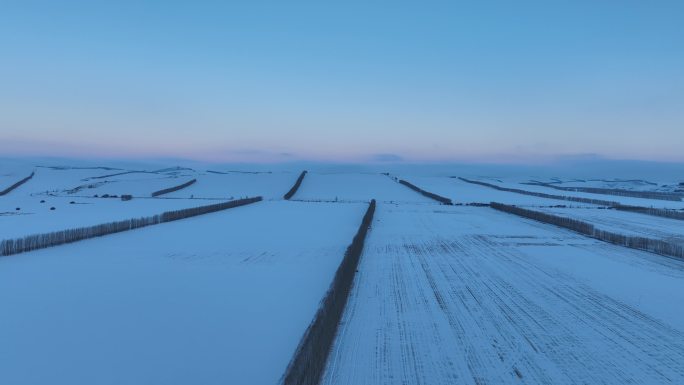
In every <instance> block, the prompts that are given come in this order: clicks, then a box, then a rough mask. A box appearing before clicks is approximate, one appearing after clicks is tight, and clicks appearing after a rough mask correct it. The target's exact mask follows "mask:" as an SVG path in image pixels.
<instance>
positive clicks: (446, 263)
mask: <svg viewBox="0 0 684 385" xmlns="http://www.w3.org/2000/svg"><path fill="white" fill-rule="evenodd" d="M168 163H169V162H165V161H147V162H142V161H130V162H120V161H64V160H50V159H23V160H0V188H4V187H6V186H9V185H11V184H13V183H15V182H16V181H18V180H20V179H22V178H24V177H26V176H28V175H29V174H30V173H31V172H33V171H35V172H36V174H35V177H34V178H33V179H31V180H30V181H28V182H27V183H26V184H24V185H22V186H21V187H19V188H17V189H16V190H14V191H12V192H11V193H10V194H8V195H6V196H3V197H0V239H6V238H15V237H20V236H24V235H28V234H33V233H41V232H47V231H54V230H61V229H67V228H73V227H78V226H87V225H94V224H100V223H104V222H110V221H115V220H122V219H128V218H132V217H140V216H148V215H154V214H159V213H161V212H163V211H168V210H175V209H181V208H187V207H194V206H200V205H205V204H211V203H217V202H220V201H225V200H227V199H232V198H241V197H246V196H257V195H260V196H263V197H264V198H265V201H263V202H259V203H256V204H253V205H248V206H243V207H238V208H234V209H230V210H226V211H222V212H217V213H212V214H207V215H202V216H198V217H193V218H189V219H184V220H180V221H176V222H171V223H164V224H160V225H156V226H150V227H146V228H142V229H137V230H133V231H128V232H124V233H118V234H113V235H108V236H104V237H100V238H95V239H90V240H85V241H81V242H76V243H73V244H69V245H63V246H58V247H53V248H48V249H43V250H37V251H33V252H28V253H23V254H20V255H15V256H9V257H2V258H0V313H1V316H0V384H3V385H4V384H5V383H7V384H12V385H43V384H55V385H62V384H69V385H80V384H88V385H90V384H98V385H99V384H104V385H106V384H117V385H118V384H194V383H197V384H218V383H221V384H225V383H228V384H277V383H278V382H279V380H280V378H281V376H282V375H283V374H284V372H285V369H286V367H287V365H288V363H289V362H290V359H291V358H292V356H293V354H294V352H295V349H296V347H297V345H298V343H299V341H300V338H301V337H302V334H303V333H304V331H305V330H306V328H307V326H308V325H309V323H310V322H311V321H312V319H313V316H314V314H315V313H316V310H317V308H318V306H319V302H320V300H321V299H322V298H323V296H324V294H325V292H326V290H327V288H328V287H329V285H330V283H331V280H332V277H333V275H334V272H335V270H336V269H337V267H338V265H339V263H340V261H341V259H342V256H343V254H344V251H345V248H346V247H347V245H348V244H349V243H350V242H351V240H352V237H353V235H354V234H355V232H356V230H357V227H358V224H359V222H360V220H361V217H362V216H363V213H364V212H365V210H366V207H367V204H366V202H368V201H369V200H370V199H376V200H377V201H378V210H377V213H376V217H375V220H374V223H373V226H372V228H371V231H370V233H369V238H368V240H367V243H366V247H365V249H364V253H363V255H362V257H361V264H360V266H359V271H358V273H357V276H356V278H355V282H354V287H353V289H352V293H351V297H350V300H349V303H348V305H347V308H346V310H345V313H344V318H343V320H342V323H341V326H340V327H341V329H340V333H339V335H338V336H337V339H336V341H335V345H334V347H333V350H332V354H331V356H330V360H329V362H328V368H327V370H326V373H325V376H324V382H325V383H326V384H354V385H356V384H400V383H410V384H413V383H423V384H453V383H490V384H506V383H607V384H622V383H648V384H651V383H654V384H655V383H684V312H683V311H682V310H681V306H679V304H680V303H684V261H679V260H675V259H671V258H666V257H662V256H659V255H655V254H650V253H646V252H641V251H636V250H632V249H628V248H624V247H619V246H615V245H611V244H608V243H604V242H600V241H598V240H595V239H592V238H588V237H584V236H582V235H579V234H576V233H573V232H570V231H566V230H564V229H560V228H557V227H554V226H551V225H548V224H543V223H539V222H535V221H531V220H527V219H523V218H520V217H517V216H514V215H509V214H506V213H502V212H498V211H496V210H493V209H490V208H488V207H467V206H444V205H439V204H438V203H436V202H434V201H433V200H430V199H428V198H426V197H424V196H422V195H420V194H419V193H417V192H415V191H412V190H411V189H409V188H407V187H405V186H403V185H401V184H399V183H398V182H397V181H396V179H397V178H400V179H405V180H407V181H409V182H411V183H413V184H415V185H417V186H418V187H420V188H423V189H425V190H427V191H430V192H433V193H436V194H439V195H442V196H445V197H448V198H451V199H452V200H453V201H454V203H457V204H459V203H460V204H468V203H489V202H491V201H497V202H502V203H507V204H515V205H520V206H527V207H531V208H534V209H536V210H542V211H545V212H550V213H555V214H558V215H564V216H569V217H573V218H578V219H581V220H585V221H588V222H590V223H593V224H594V225H595V226H596V227H598V228H600V229H605V230H610V231H613V232H617V233H622V234H628V235H641V236H647V237H650V238H657V239H663V240H667V241H670V242H676V243H680V244H684V237H683V236H682V234H684V221H678V220H673V219H667V218H660V217H654V216H648V215H643V214H638V213H631V212H622V211H617V210H602V209H598V208H597V206H594V205H588V204H583V203H577V202H569V201H563V200H554V199H545V198H539V197H534V196H528V195H522V194H516V193H511V192H504V191H498V190H495V189H492V188H488V187H485V186H479V185H474V184H470V183H466V182H463V181H461V180H459V179H457V178H452V177H451V176H464V177H467V178H470V179H476V180H483V181H486V182H490V183H494V184H498V185H501V186H506V187H513V188H519V189H523V190H529V191H540V192H545V193H549V194H557V195H571V196H582V197H588V198H594V199H604V200H609V201H618V202H622V203H624V204H635V205H642V206H654V207H674V208H679V207H684V202H668V201H660V200H650V199H640V198H629V197H619V196H612V195H599V194H590V193H576V192H566V191H558V190H554V189H551V188H548V187H543V186H530V185H524V184H520V182H524V181H529V180H532V179H537V180H551V179H553V178H557V179H561V180H564V181H570V180H572V179H573V178H580V179H582V178H583V180H588V179H590V178H592V179H601V180H603V181H589V182H582V183H587V185H589V184H591V185H592V186H604V185H603V183H605V186H606V187H610V186H613V187H617V188H622V187H623V186H629V184H630V183H632V182H619V181H618V182H615V181H613V179H614V178H624V179H625V180H631V179H634V180H636V179H646V180H648V181H651V180H657V181H659V183H661V181H662V183H670V184H672V183H675V182H674V181H677V180H678V179H677V178H678V177H679V175H680V173H679V174H678V172H679V171H681V167H679V166H677V167H675V166H674V165H671V166H669V167H666V168H663V167H660V168H658V169H657V170H656V169H654V167H655V166H654V165H650V166H649V167H647V168H638V167H635V168H634V169H632V168H631V166H630V168H625V167H622V168H620V169H618V168H615V167H613V168H611V167H596V168H591V169H588V168H587V169H578V168H577V167H568V168H560V169H552V168H545V169H542V168H539V167H536V168H535V167H532V166H530V167H518V166H506V167H501V166H495V165H486V166H484V165H480V166H474V165H459V166H457V167H455V166H453V165H413V166H409V165H385V164H377V165H370V166H359V165H334V164H332V165H324V164H294V163H293V164H281V165H247V164H242V165H230V164H225V165H216V164H214V165H210V164H200V163H192V162H178V163H172V164H168ZM305 169H306V170H309V172H308V174H307V175H306V177H305V178H304V181H303V183H302V185H301V187H300V189H299V191H298V192H297V193H296V194H295V196H294V198H293V200H292V201H284V200H283V199H282V196H283V194H285V192H287V191H288V190H289V189H290V187H291V186H292V185H293V184H294V182H295V180H296V179H297V177H298V175H299V173H300V172H301V171H302V170H305ZM633 170H634V171H633ZM645 170H647V171H648V172H646V171H645ZM674 171H677V172H674ZM385 172H389V175H387V174H384V173H385ZM585 173H586V175H582V174H585ZM651 174H652V175H651ZM559 175H560V176H559ZM651 176H652V177H651ZM191 179H196V180H197V182H196V183H195V184H193V185H191V186H189V187H187V188H184V189H182V190H179V191H175V192H172V193H169V194H166V195H164V196H162V197H158V198H151V197H150V194H151V193H152V192H153V191H156V190H159V189H163V188H168V187H173V186H176V185H178V184H181V183H184V182H186V181H188V180H191ZM605 181H608V182H605ZM573 183H579V182H573ZM632 184H633V185H634V186H633V188H634V189H638V188H643V189H646V188H648V187H647V186H651V185H648V184H645V185H643V186H640V184H639V182H634V183H632ZM91 185H92V187H91ZM78 186H83V187H82V188H80V189H76V190H75V188H76V187H78ZM94 194H98V195H102V194H116V195H121V194H132V195H134V196H135V198H134V199H133V200H131V201H121V200H120V199H114V198H94V197H93V195H94ZM41 200H45V202H44V203H40V201H41ZM72 201H73V202H74V204H71V203H70V202H72ZM321 201H327V202H321ZM555 205H567V206H571V207H568V208H558V207H550V206H555ZM17 207H20V208H21V210H16V208H17ZM50 207H55V208H56V210H54V211H53V210H50Z"/></svg>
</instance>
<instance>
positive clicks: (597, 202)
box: [458, 177, 619, 206]
mask: <svg viewBox="0 0 684 385" xmlns="http://www.w3.org/2000/svg"><path fill="white" fill-rule="evenodd" d="M458 179H460V180H462V181H464V182H467V183H472V184H477V185H480V186H485V187H489V188H493V189H495V190H499V191H506V192H512V193H516V194H524V195H532V196H535V197H540V198H548V199H558V200H564V201H571V202H580V203H588V204H592V205H600V206H616V205H619V203H618V202H612V201H604V200H601V199H591V198H580V197H569V196H565V195H554V194H546V193H541V192H536V191H527V190H521V189H517V188H508V187H502V186H497V185H495V184H491V183H487V182H480V181H478V180H470V179H466V178H462V177H458Z"/></svg>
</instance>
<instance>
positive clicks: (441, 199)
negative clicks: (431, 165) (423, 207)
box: [399, 179, 453, 205]
mask: <svg viewBox="0 0 684 385" xmlns="http://www.w3.org/2000/svg"><path fill="white" fill-rule="evenodd" d="M399 183H401V184H403V185H404V186H406V187H408V188H410V189H411V190H414V191H417V192H418V193H420V194H422V195H423V196H426V197H428V198H430V199H434V200H436V201H437V202H439V203H442V204H445V205H452V204H453V203H452V202H451V199H449V198H445V197H443V196H441V195H437V194H434V193H431V192H429V191H425V190H423V189H422V188H420V187H418V186H416V185H414V184H413V183H411V182H407V181H405V180H403V179H400V180H399Z"/></svg>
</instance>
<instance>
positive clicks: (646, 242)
mask: <svg viewBox="0 0 684 385" xmlns="http://www.w3.org/2000/svg"><path fill="white" fill-rule="evenodd" d="M490 207H491V208H493V209H496V210H499V211H503V212H507V213H510V214H515V215H518V216H521V217H524V218H528V219H533V220H535V221H539V222H544V223H548V224H552V225H555V226H558V227H563V228H566V229H569V230H573V231H575V232H578V233H580V234H583V235H586V236H589V237H592V238H596V239H598V240H601V241H604V242H609V243H612V244H615V245H619V246H625V247H630V248H633V249H639V250H644V251H649V252H652V253H656V254H660V255H666V256H669V257H676V258H683V259H684V246H682V245H679V244H674V243H670V242H666V241H663V240H660V239H652V238H645V237H637V236H632V235H625V234H618V233H613V232H610V231H605V230H600V229H597V228H595V227H594V225H592V224H591V223H587V222H584V221H581V220H577V219H572V218H567V217H561V216H558V215H553V214H548V213H543V212H539V211H535V210H529V209H523V208H521V207H517V206H511V205H506V204H502V203H496V202H492V203H490Z"/></svg>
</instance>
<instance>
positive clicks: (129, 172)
mask: <svg viewBox="0 0 684 385" xmlns="http://www.w3.org/2000/svg"><path fill="white" fill-rule="evenodd" d="M127 174H156V173H154V172H152V171H124V172H117V173H116V174H107V175H98V176H91V177H90V178H85V179H83V180H84V181H88V180H91V179H104V178H111V177H113V176H119V175H127Z"/></svg>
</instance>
